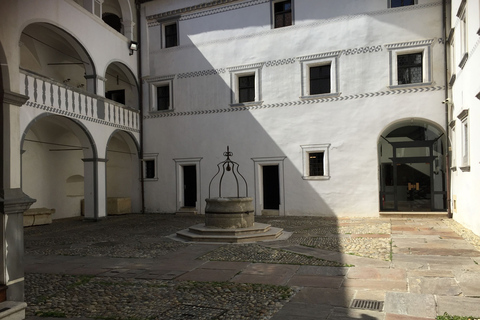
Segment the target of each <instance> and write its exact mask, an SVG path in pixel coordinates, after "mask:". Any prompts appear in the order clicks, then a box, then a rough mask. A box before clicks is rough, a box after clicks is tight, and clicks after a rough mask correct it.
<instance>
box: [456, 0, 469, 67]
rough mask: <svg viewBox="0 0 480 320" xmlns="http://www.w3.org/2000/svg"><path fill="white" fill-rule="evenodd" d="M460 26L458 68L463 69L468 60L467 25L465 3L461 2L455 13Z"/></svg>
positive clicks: (464, 0)
mask: <svg viewBox="0 0 480 320" xmlns="http://www.w3.org/2000/svg"><path fill="white" fill-rule="evenodd" d="M457 17H458V19H459V21H458V22H459V25H460V39H459V41H460V46H459V47H460V49H459V50H460V56H461V57H462V59H461V60H460V63H459V65H458V66H459V67H460V68H461V69H463V67H464V66H465V64H466V63H467V60H468V25H467V1H466V0H463V1H462V2H461V4H460V7H459V8H458V11H457Z"/></svg>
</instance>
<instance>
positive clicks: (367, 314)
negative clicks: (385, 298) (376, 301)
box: [328, 308, 385, 320]
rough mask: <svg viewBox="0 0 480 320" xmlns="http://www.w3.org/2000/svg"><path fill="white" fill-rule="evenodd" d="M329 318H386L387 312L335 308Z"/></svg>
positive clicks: (370, 319)
mask: <svg viewBox="0 0 480 320" xmlns="http://www.w3.org/2000/svg"><path fill="white" fill-rule="evenodd" d="M328 319H338V320H350V319H351V320H353V319H355V320H358V319H361V320H384V319H385V313H383V312H379V311H371V310H357V309H348V308H334V309H333V312H332V314H330V316H329V317H328Z"/></svg>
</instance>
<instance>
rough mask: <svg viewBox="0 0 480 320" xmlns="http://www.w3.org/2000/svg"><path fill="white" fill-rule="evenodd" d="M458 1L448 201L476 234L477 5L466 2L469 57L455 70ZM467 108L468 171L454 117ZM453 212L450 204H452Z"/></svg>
mask: <svg viewBox="0 0 480 320" xmlns="http://www.w3.org/2000/svg"><path fill="white" fill-rule="evenodd" d="M460 3H461V1H460V0H455V1H452V22H451V24H452V26H453V27H455V34H454V36H455V41H454V44H455V49H456V52H455V58H456V61H455V62H456V63H455V66H452V67H451V72H452V73H455V74H456V77H457V78H456V81H455V83H454V86H453V88H452V98H453V106H454V108H453V113H452V115H451V116H452V119H453V120H455V122H456V125H455V128H456V130H455V131H456V139H455V146H456V149H455V150H454V152H456V166H455V167H454V169H455V170H454V171H452V198H456V210H453V218H454V219H455V220H457V221H458V222H460V223H461V224H463V225H464V226H466V227H467V228H469V229H471V230H472V231H473V232H475V233H476V234H477V235H480V215H479V214H478V208H479V207H480V199H479V197H478V194H479V192H480V181H479V177H480V176H479V170H480V164H479V162H480V148H478V141H480V127H479V126H478V123H479V121H480V113H479V107H480V101H479V100H478V99H477V98H476V97H475V96H476V95H477V94H478V93H479V92H480V83H479V81H478V70H479V68H480V52H479V50H478V46H479V44H480V41H479V37H478V35H477V33H476V32H477V30H478V29H479V27H480V19H479V16H478V12H479V10H480V5H479V3H478V1H467V30H468V42H467V43H468V53H469V57H468V60H467V63H466V64H465V66H464V68H463V69H461V68H460V67H458V63H459V62H460V59H461V57H462V56H461V54H460V50H459V47H460V45H459V44H460V32H459V31H460V28H459V24H458V18H457V17H456V13H457V11H458V8H459V5H460ZM464 109H468V110H469V114H468V119H469V127H470V132H469V133H470V142H469V144H470V148H469V152H470V159H469V160H470V161H469V162H470V170H465V169H462V168H461V167H462V149H461V146H462V130H461V129H462V123H461V121H460V120H459V119H457V116H458V114H459V113H460V112H462V110H464ZM452 209H453V204H452Z"/></svg>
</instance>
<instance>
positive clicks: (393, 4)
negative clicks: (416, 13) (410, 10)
mask: <svg viewBox="0 0 480 320" xmlns="http://www.w3.org/2000/svg"><path fill="white" fill-rule="evenodd" d="M414 4H415V0H390V8H397V7H405V6H411V5H414Z"/></svg>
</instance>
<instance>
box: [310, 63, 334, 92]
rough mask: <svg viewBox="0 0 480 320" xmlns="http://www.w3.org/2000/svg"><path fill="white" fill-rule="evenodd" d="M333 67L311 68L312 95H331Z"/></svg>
mask: <svg viewBox="0 0 480 320" xmlns="http://www.w3.org/2000/svg"><path fill="white" fill-rule="evenodd" d="M330 71H331V65H329V64H328V65H324V66H317V67H310V95H314V94H322V93H330V92H331V88H330V83H331V79H330V76H331V73H330Z"/></svg>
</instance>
